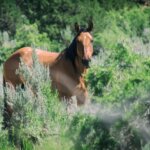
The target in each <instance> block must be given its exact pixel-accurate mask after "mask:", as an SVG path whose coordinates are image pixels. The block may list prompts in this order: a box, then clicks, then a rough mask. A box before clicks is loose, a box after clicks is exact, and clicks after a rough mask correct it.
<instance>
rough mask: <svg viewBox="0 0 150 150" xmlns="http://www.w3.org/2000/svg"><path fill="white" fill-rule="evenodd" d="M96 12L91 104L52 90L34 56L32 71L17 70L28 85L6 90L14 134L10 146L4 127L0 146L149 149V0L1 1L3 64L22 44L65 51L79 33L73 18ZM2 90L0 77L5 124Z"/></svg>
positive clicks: (85, 17) (90, 72) (79, 19)
mask: <svg viewBox="0 0 150 150" xmlns="http://www.w3.org/2000/svg"><path fill="white" fill-rule="evenodd" d="M91 18H92V20H93V22H94V31H93V37H94V54H95V56H94V57H93V59H92V61H91V68H90V69H89V70H88V73H87V75H86V82H87V85H88V89H89V94H90V96H91V104H90V105H88V106H86V107H81V108H78V109H77V108H74V106H71V108H68V106H67V105H66V104H65V103H60V102H59V101H58V96H57V91H52V90H51V89H50V79H49V77H48V70H46V69H45V68H43V66H41V65H40V64H38V62H36V63H35V64H37V65H36V66H34V67H33V68H32V69H33V70H32V75H31V74H30V73H31V72H28V69H27V68H26V66H24V64H21V68H20V70H18V72H20V73H22V74H23V75H24V76H25V78H26V79H27V85H26V88H25V89H24V90H22V89H20V88H19V87H18V89H17V92H15V91H14V90H13V89H10V88H8V89H6V91H7V93H8V95H9V100H10V103H13V105H14V108H15V112H14V116H13V118H12V122H13V132H12V137H13V140H12V141H11V145H10V143H9V140H7V139H8V138H9V136H8V135H9V133H8V132H7V131H3V130H1V129H0V149H3V150H5V149H6V150H8V149H10V150H11V149H12V150H13V149H15V148H16V147H15V146H17V147H21V148H23V149H25V150H27V149H28V150H29V149H31V150H32V149H36V150H38V149H39V150H40V149H54V150H55V149H66V150H67V149H75V150H76V149H77V150H80V149H81V150H82V149H84V150H88V149H89V150H99V149H102V150H103V149H104V150H105V149H109V150H116V149H119V150H149V147H150V143H149V141H150V94H149V93H150V92H149V91H150V7H149V0H109V1H108V0H107V1H106V0H93V1H87V0H82V1H81V0H77V1H75V2H74V1H73V0H51V1H49V0H42V1H41V0H32V1H27V0H11V1H10V0H2V1H1V4H0V64H1V65H2V63H3V62H4V61H5V60H6V59H7V58H8V57H9V56H10V55H11V54H12V53H13V52H14V51H15V50H16V49H18V48H20V47H23V46H32V47H34V48H35V47H39V48H43V49H47V50H48V51H62V50H63V49H64V48H65V47H67V46H68V45H69V43H70V42H71V40H72V38H73V36H74V29H73V26H74V23H75V22H79V23H81V25H82V26H85V25H86V23H87V22H88V20H89V19H91ZM35 61H37V60H36V58H35ZM1 72H2V71H1ZM33 75H34V78H33ZM0 83H1V82H0ZM30 87H32V88H33V89H34V90H35V91H36V93H37V95H36V96H35V95H33V93H32V92H31V89H30ZM1 91H3V90H2V85H1V84H0V108H1V113H0V127H1V122H2V111H3V93H2V92H1ZM68 109H69V110H70V111H69V113H68V112H67V111H66V110H68ZM74 109H77V110H76V111H74ZM14 145H15V146H14Z"/></svg>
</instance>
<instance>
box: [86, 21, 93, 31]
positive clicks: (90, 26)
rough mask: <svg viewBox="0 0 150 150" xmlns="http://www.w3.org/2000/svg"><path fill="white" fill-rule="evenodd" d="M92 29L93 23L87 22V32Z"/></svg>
mask: <svg viewBox="0 0 150 150" xmlns="http://www.w3.org/2000/svg"><path fill="white" fill-rule="evenodd" d="M92 29H93V21H89V24H88V27H87V31H88V32H91V31H92Z"/></svg>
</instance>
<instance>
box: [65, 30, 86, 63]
mask: <svg viewBox="0 0 150 150" xmlns="http://www.w3.org/2000/svg"><path fill="white" fill-rule="evenodd" d="M81 32H87V30H86V29H83V28H81V29H80V31H79V32H78V33H77V35H76V36H75V38H74V39H73V41H72V42H71V44H70V45H69V47H68V48H66V49H65V57H66V58H67V59H69V60H70V61H71V62H72V63H73V65H75V58H76V56H77V42H76V38H77V37H78V36H79V35H80V33H81Z"/></svg>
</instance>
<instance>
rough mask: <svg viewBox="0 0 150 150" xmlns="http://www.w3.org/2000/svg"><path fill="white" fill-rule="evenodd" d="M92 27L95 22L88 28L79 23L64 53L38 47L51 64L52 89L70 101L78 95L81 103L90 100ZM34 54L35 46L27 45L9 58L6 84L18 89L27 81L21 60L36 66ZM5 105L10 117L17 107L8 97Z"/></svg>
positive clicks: (43, 60) (41, 58) (41, 57)
mask: <svg viewBox="0 0 150 150" xmlns="http://www.w3.org/2000/svg"><path fill="white" fill-rule="evenodd" d="M92 28H93V23H92V22H89V25H88V27H87V28H86V29H85V28H80V27H79V25H78V24H77V23H76V24H75V30H76V32H77V34H76V36H75V38H74V39H73V41H72V42H71V44H70V46H69V47H67V48H66V49H65V50H64V51H62V52H60V53H55V52H48V51H43V50H40V49H37V50H35V53H36V55H37V58H38V60H39V62H40V63H41V64H43V65H44V66H46V67H49V70H50V77H51V80H52V88H55V89H57V91H58V94H59V97H60V99H65V100H68V101H69V100H70V99H71V97H72V96H76V99H77V104H78V105H82V104H85V103H86V102H87V100H88V92H87V89H86V85H85V81H84V74H85V73H86V70H87V68H88V67H89V62H90V59H91V57H92V55H93V44H92V41H93V37H92V35H91V31H92ZM32 55H33V49H32V48H31V47H24V48H21V49H19V50H17V51H16V52H15V53H14V54H12V55H11V56H10V57H9V58H8V59H7V60H6V62H5V63H4V65H3V82H4V86H5V85H6V84H7V83H8V84H11V85H12V86H13V87H14V88H15V87H16V86H18V85H24V84H25V79H23V78H22V77H21V75H19V74H16V70H17V69H18V68H19V64H20V61H21V60H22V61H23V62H24V64H26V65H27V66H29V67H30V66H32V63H33V60H32ZM4 104H5V105H4V118H10V116H11V115H12V112H13V110H11V109H10V108H11V107H10V106H9V104H8V103H7V102H6V100H5V101H4ZM10 110H11V111H10ZM4 120H5V119H4Z"/></svg>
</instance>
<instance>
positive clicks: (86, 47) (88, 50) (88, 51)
mask: <svg viewBox="0 0 150 150" xmlns="http://www.w3.org/2000/svg"><path fill="white" fill-rule="evenodd" d="M92 29H93V23H92V22H89V24H88V27H87V28H86V29H84V28H80V26H79V25H78V24H77V23H75V30H76V32H77V36H76V39H75V40H76V60H75V61H76V66H78V67H79V68H80V70H82V71H81V72H83V70H84V69H86V68H89V62H90V60H91V57H92V55H93V37H92V35H91V31H92Z"/></svg>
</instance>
